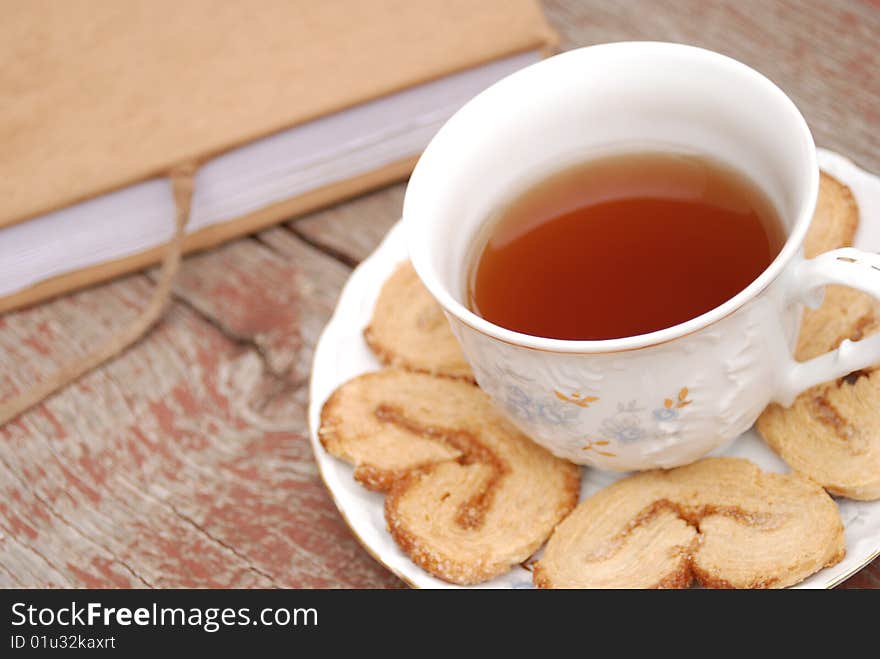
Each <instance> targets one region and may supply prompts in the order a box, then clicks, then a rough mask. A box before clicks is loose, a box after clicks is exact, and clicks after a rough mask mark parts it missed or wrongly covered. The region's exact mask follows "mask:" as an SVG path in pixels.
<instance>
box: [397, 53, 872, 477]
mask: <svg viewBox="0 0 880 659" xmlns="http://www.w3.org/2000/svg"><path fill="white" fill-rule="evenodd" d="M646 147H654V148H657V147H659V148H662V149H666V150H678V151H683V152H690V153H700V154H707V155H711V156H714V157H716V158H719V159H721V160H723V161H725V162H727V163H729V164H731V165H733V166H734V167H736V168H738V169H740V170H741V171H744V172H746V173H748V174H749V175H750V176H751V177H752V178H753V179H754V180H756V181H757V182H759V183H760V185H761V187H762V188H763V189H764V190H765V192H767V194H768V196H769V197H770V199H771V200H772V201H773V203H774V204H775V205H776V207H777V209H778V210H779V212H780V216H781V217H782V219H783V221H784V223H785V230H786V232H787V235H788V239H787V242H786V243H785V245H784V247H783V249H782V251H781V253H780V254H779V256H778V257H777V258H776V260H775V261H774V262H773V263H772V264H771V265H770V267H769V268H768V269H767V270H766V271H765V272H764V273H763V274H762V275H761V276H760V277H758V279H756V280H755V281H754V282H753V283H752V284H751V285H750V286H749V287H748V288H746V289H745V290H744V291H742V292H741V293H740V294H738V295H737V296H735V297H734V298H732V299H731V300H728V301H727V302H726V303H724V304H722V305H721V306H719V307H717V308H716V309H713V310H712V311H709V312H708V313H706V314H703V315H702V316H699V317H698V318H695V319H693V320H690V321H688V322H686V323H682V324H680V325H677V326H675V327H671V328H668V329H664V330H660V331H657V332H652V333H650V334H644V335H640V336H636V337H629V338H622V339H613V340H607V341H562V340H557V339H546V338H539V337H533V336H528V335H524V334H519V333H517V332H512V331H510V330H507V329H504V328H501V327H498V326H496V325H493V324H491V323H489V322H488V321H486V320H484V319H483V318H480V317H479V316H477V315H475V314H474V313H472V312H471V311H470V310H468V309H467V307H466V306H465V304H464V296H465V288H466V281H465V279H466V274H467V273H466V268H467V265H468V263H469V259H470V257H471V254H470V251H469V250H470V249H471V247H472V244H473V238H474V235H475V233H476V232H477V231H478V229H479V228H480V227H481V225H482V224H483V222H484V221H485V218H486V217H487V215H488V214H489V213H490V211H491V210H492V209H494V208H496V207H497V206H498V205H499V204H500V203H501V202H502V201H503V200H504V199H506V198H509V197H510V196H511V192H512V191H514V190H517V189H522V188H523V187H524V186H526V185H528V183H529V182H531V181H534V180H536V179H540V178H542V176H544V175H546V174H547V173H548V172H550V171H552V170H555V169H559V168H560V167H562V166H564V165H565V163H566V162H573V161H582V160H584V159H587V158H590V157H593V156H595V155H597V154H600V153H607V152H620V151H624V150H632V149H638V150H644V149H645V148H646ZM817 189H818V167H817V164H816V151H815V147H814V145H813V139H812V136H811V135H810V132H809V129H808V128H807V125H806V122H805V121H804V119H803V117H802V116H801V115H800V113H799V112H798V110H797V108H796V107H795V106H794V104H793V103H792V102H791V101H790V100H789V99H788V97H787V96H785V94H784V93H783V92H782V91H780V90H779V88H778V87H776V86H775V85H774V84H773V83H772V82H770V81H769V80H767V79H766V78H764V77H763V76H762V75H760V74H759V73H757V72H755V71H754V70H752V69H750V68H748V67H747V66H745V65H743V64H741V63H739V62H736V61H735V60H732V59H729V58H727V57H724V56H722V55H719V54H716V53H712V52H709V51H706V50H702V49H699V48H693V47H690V46H682V45H676V44H663V43H635V42H634V43H619V44H607V45H602V46H593V47H590V48H583V49H580V50H575V51H570V52H567V53H564V54H562V55H558V56H556V57H553V58H550V59H548V60H545V61H543V62H540V63H538V64H535V65H533V66H531V67H528V68H527V69H524V70H522V71H520V72H517V73H515V74H513V75H511V76H509V77H508V78H505V79H504V80H502V81H501V82H499V83H497V84H496V85H494V86H492V87H490V88H489V89H488V90H486V91H485V92H483V93H481V94H480V95H479V96H477V97H476V98H475V99H473V100H472V101H471V102H469V103H468V104H467V105H466V106H464V107H463V108H462V109H461V110H460V111H459V112H458V113H456V115H455V116H453V117H452V118H451V119H450V120H449V122H448V123H447V124H446V125H445V126H444V127H443V128H442V129H441V130H440V132H439V133H438V134H437V136H436V137H435V138H434V140H433V141H432V142H431V144H430V145H429V146H428V148H427V150H426V151H425V153H424V155H423V156H422V158H421V159H420V160H419V163H418V165H417V166H416V169H415V172H414V173H413V176H412V178H411V180H410V183H409V186H408V188H407V192H406V198H405V201H404V227H405V231H406V237H407V246H408V249H409V253H410V257H411V259H412V261H413V264H414V266H415V269H416V271H417V272H418V274H419V276H420V278H421V279H422V281H423V282H424V283H425V285H426V286H427V287H428V289H429V290H430V291H431V293H432V294H433V295H434V297H436V298H437V300H438V301H439V302H440V304H441V305H442V306H443V308H444V310H445V311H446V314H447V316H448V317H449V319H450V322H451V325H452V328H453V331H454V333H455V334H456V336H457V337H458V339H459V341H460V342H461V344H462V348H463V350H464V353H465V356H466V357H467V359H468V361H469V362H470V363H471V366H472V367H473V370H474V373H475V374H476V377H477V381H478V382H479V384H480V386H481V387H482V388H483V389H484V390H485V391H486V392H488V393H489V394H490V395H491V396H492V398H493V399H494V400H495V402H496V403H497V404H498V405H499V406H500V407H501V408H503V409H504V410H505V411H506V412H507V414H508V416H509V417H510V418H511V420H513V421H514V422H515V423H516V424H517V425H518V426H519V427H521V428H522V429H523V431H525V432H526V433H527V434H528V435H529V436H531V437H532V438H533V439H534V440H535V441H537V442H538V443H540V444H542V445H544V446H546V447H547V448H548V449H550V450H551V451H553V452H554V453H555V454H557V455H560V456H562V457H565V458H568V459H569V460H572V461H574V462H577V463H581V464H590V465H595V466H597V467H601V468H603V469H611V470H631V469H647V468H652V467H673V466H676V465H680V464H685V463H688V462H691V461H693V460H695V459H697V458H699V457H701V456H703V455H705V454H706V453H708V452H709V451H711V450H712V449H714V448H715V447H717V446H719V445H721V444H722V443H724V442H726V441H728V440H730V439H733V438H734V437H736V436H738V435H740V434H741V433H743V432H744V431H745V430H747V429H748V428H749V427H750V426H751V425H752V423H753V422H754V421H755V419H756V418H757V416H758V415H759V414H760V412H761V410H762V409H763V408H764V407H765V406H766V405H767V403H769V402H770V401H773V400H776V401H779V402H781V403H783V404H789V403H790V402H791V401H792V400H793V398H794V396H796V395H797V393H798V392H800V391H802V390H803V389H805V388H807V387H809V386H811V385H813V384H816V383H818V382H823V381H826V380H829V379H832V378H835V377H840V376H843V375H845V374H847V373H849V372H851V371H853V370H856V369H859V368H863V367H866V366H868V365H870V364H872V363H875V362H878V361H880V336H875V337H872V338H869V339H866V340H864V341H860V342H858V343H857V344H853V343H850V342H848V341H847V342H844V344H843V345H841V347H840V348H839V349H838V350H837V351H836V352H833V353H829V354H827V355H823V356H820V357H818V358H816V359H814V360H811V361H809V362H806V363H803V364H798V363H796V362H795V361H794V359H793V358H792V356H791V355H792V349H793V344H794V340H795V337H796V330H797V325H798V320H799V317H800V312H801V306H802V305H801V303H802V302H806V303H809V304H812V305H815V304H817V303H818V302H819V301H820V299H821V291H822V287H823V286H824V285H825V284H829V283H841V284H846V285H849V286H854V287H857V288H860V289H862V290H864V291H866V292H869V293H872V294H874V295H878V296H880V257H878V256H877V255H875V254H868V253H865V252H861V251H859V250H855V249H847V250H837V251H834V252H830V253H828V254H825V255H822V256H820V257H819V258H817V259H813V260H804V259H803V257H802V249H801V247H802V243H803V239H804V236H805V234H806V231H807V228H808V225H809V222H810V218H811V217H812V214H813V210H814V207H815V203H816V195H817ZM548 258H552V255H548ZM626 258H627V255H626V254H620V260H621V263H622V264H623V265H624V267H625V264H626ZM670 294H676V293H674V292H670ZM621 304H625V301H621ZM597 311H598V312H600V313H601V311H602V310H597ZM609 312H613V310H609Z"/></svg>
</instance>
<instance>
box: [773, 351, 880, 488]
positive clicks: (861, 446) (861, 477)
mask: <svg viewBox="0 0 880 659" xmlns="http://www.w3.org/2000/svg"><path fill="white" fill-rule="evenodd" d="M757 427H758V432H760V433H761V435H762V436H763V437H764V441H766V442H767V444H768V445H769V446H770V448H772V449H773V450H774V451H776V452H777V453H778V454H779V456H780V457H781V458H782V459H783V460H785V461H786V462H787V463H788V464H789V466H791V468H792V469H796V470H797V471H799V472H801V473H803V474H805V475H807V476H809V477H810V478H812V479H813V480H814V481H816V482H817V483H819V484H820V485H821V486H822V487H824V488H825V489H826V490H828V491H829V492H831V493H832V494H836V495H839V496H844V497H848V498H850V499H860V500H863V501H870V500H873V499H880V369H876V368H875V369H873V370H871V371H868V372H866V373H860V374H854V375H853V376H852V377H850V378H847V379H844V380H841V381H840V382H827V383H825V384H820V385H817V386H815V387H812V388H810V389H808V390H807V391H805V392H804V393H802V394H801V395H800V396H798V397H797V399H796V400H795V401H794V403H793V404H792V406H791V407H789V408H787V409H785V408H783V407H780V406H779V405H776V404H773V405H770V406H769V407H767V409H766V410H764V412H763V413H762V414H761V416H760V418H759V419H758V423H757Z"/></svg>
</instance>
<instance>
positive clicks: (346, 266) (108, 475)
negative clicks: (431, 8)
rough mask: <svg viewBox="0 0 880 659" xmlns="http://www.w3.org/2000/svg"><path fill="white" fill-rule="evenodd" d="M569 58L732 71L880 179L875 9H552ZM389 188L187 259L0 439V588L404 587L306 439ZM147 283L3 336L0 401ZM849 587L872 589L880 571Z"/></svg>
mask: <svg viewBox="0 0 880 659" xmlns="http://www.w3.org/2000/svg"><path fill="white" fill-rule="evenodd" d="M544 7H545V10H546V12H547V14H548V16H549V18H550V21H551V22H552V23H553V25H554V26H555V27H556V29H557V30H558V31H559V32H560V34H561V36H562V48H564V49H568V48H573V47H577V46H582V45H588V44H592V43H600V42H606V41H619V40H629V39H654V40H667V41H680V42H687V43H692V44H696V45H700V46H704V47H707V48H711V49H713V50H717V51H720V52H722V53H726V54H728V55H731V56H733V57H736V58H737V59H740V60H742V61H744V62H746V63H747V64H750V65H751V66H754V67H756V68H757V69H759V70H760V71H762V72H764V73H765V74H767V75H768V76H769V77H770V78H772V79H773V80H774V81H776V82H777V83H778V84H779V85H780V86H781V87H782V88H783V89H784V90H785V91H786V92H787V93H788V94H789V95H790V96H791V97H792V98H793V99H794V100H795V102H796V103H797V104H798V105H799V106H800V108H801V109H802V111H803V112H804V114H805V116H806V118H807V120H808V122H809V123H810V126H811V128H812V130H813V133H814V136H815V138H816V142H817V144H819V145H820V146H826V147H829V148H832V149H835V150H837V151H839V152H841V153H843V154H846V155H848V156H850V157H851V158H853V159H854V160H855V161H856V162H857V163H859V164H860V165H861V166H862V167H865V168H866V169H869V170H873V171H875V172H880V51H878V46H880V39H878V37H880V6H878V4H877V3H873V2H868V1H867V0H849V1H846V2H843V1H838V2H819V1H801V0H783V1H776V2H763V1H759V0H744V1H743V0H739V1H733V0H732V1H729V2H718V1H714V0H713V1H708V2H707V1H704V0H682V1H661V0H639V1H621V2H608V1H604V2H599V1H578V0H548V1H547V2H545V3H544ZM403 191H404V186H403V184H398V185H395V186H392V187H389V188H386V189H384V190H381V191H377V192H374V193H371V194H368V195H365V196H362V197H359V198H357V199H353V200H350V201H348V202H347V203H343V204H339V205H337V206H334V207H332V208H328V209H325V210H322V211H320V212H317V213H314V214H312V215H309V216H307V217H303V218H299V219H296V220H293V221H291V222H288V223H287V224H285V225H283V226H281V227H278V228H274V229H270V230H268V231H264V232H263V233H260V234H258V235H256V236H254V237H251V238H246V239H242V240H238V241H235V242H233V243H230V244H228V245H226V246H224V247H221V248H219V249H215V250H212V251H210V252H206V253H203V254H198V255H195V256H192V257H190V258H188V259H186V261H185V263H184V266H183V269H182V273H181V276H180V279H179V281H178V282H177V285H176V287H175V292H174V300H173V303H172V304H171V306H170V308H169V311H168V313H167V315H166V316H165V318H164V319H163V320H162V321H161V323H160V324H159V325H158V326H157V327H156V329H155V330H154V331H152V332H151V333H150V334H149V335H148V336H147V337H146V338H144V339H143V340H142V341H141V342H139V343H138V344H137V345H136V346H134V347H133V348H132V349H130V350H129V351H127V352H126V353H124V354H123V355H122V356H120V357H119V358H117V359H116V360H114V361H113V362H112V363H109V364H107V365H106V366H104V367H102V368H101V369H99V370H98V371H96V372H94V373H91V374H90V375H88V376H86V377H85V378H83V379H82V380H81V381H79V382H77V383H76V384H74V385H72V386H70V387H68V388H67V389H65V390H63V391H61V392H60V393H58V394H57V395H55V396H53V397H52V398H51V399H49V400H48V401H46V402H45V403H44V404H42V405H40V406H39V407H37V408H35V409H34V410H32V411H30V412H29V413H27V414H25V415H24V416H22V417H21V418H19V419H18V420H16V421H14V422H12V423H10V424H8V425H7V426H5V427H3V428H0V492H2V494H0V587H16V586H29V587H119V586H122V587H136V588H139V587H171V586H179V587H208V586H215V587H253V586H298V587H379V588H383V587H399V586H400V585H401V584H400V582H399V581H398V580H397V579H396V578H395V577H393V576H392V575H391V574H389V573H388V572H387V571H385V570H384V569H383V568H382V567H381V566H380V565H379V564H378V563H376V562H375V561H373V559H372V558H370V556H369V555H368V554H367V552H366V551H364V550H363V549H362V548H361V547H360V546H359V545H358V543H357V541H356V540H355V539H354V538H353V537H352V535H351V533H350V532H349V530H348V528H347V527H346V526H345V524H344V523H343V521H342V519H341V517H340V516H339V514H338V512H337V511H336V509H335V507H334V505H333V503H332V501H331V500H330V497H329V496H328V494H327V492H326V491H325V489H324V487H323V484H322V483H321V480H320V478H319V477H318V474H317V469H316V467H315V463H314V460H313V456H312V453H311V449H310V448H309V442H308V439H307V432H308V431H307V425H306V416H305V410H306V404H307V383H308V377H309V368H310V363H311V357H312V351H313V348H314V345H315V341H316V339H317V337H318V334H319V332H320V330H321V327H322V326H323V324H324V323H325V322H326V320H327V318H328V317H329V315H330V313H331V312H332V310H333V307H334V304H335V302H336V298H337V296H338V294H339V291H340V289H341V287H342V285H343V283H344V282H345V279H346V277H347V276H348V273H349V272H350V269H351V267H352V266H354V265H355V264H357V263H358V262H359V261H360V260H362V259H363V258H364V257H365V256H366V255H368V254H369V253H370V251H371V250H372V249H373V248H374V247H375V245H376V244H377V243H378V241H379V240H380V239H381V237H382V236H383V235H384V233H385V231H387V229H388V228H389V227H390V226H391V224H393V222H395V221H396V220H397V218H398V217H399V214H400V207H401V202H402V198H403ZM154 281H155V273H154V272H152V271H150V272H146V273H142V274H137V275H133V276H130V277H126V278H124V279H120V280H118V281H115V282H112V283H110V284H106V285H104V286H99V287H95V288H92V289H89V290H85V291H82V292H79V293H77V294H74V295H70V296H67V297H64V298H60V299H57V300H54V301H51V302H49V303H46V304H43V305H40V306H38V307H35V308H32V309H28V310H24V311H19V312H14V313H10V314H6V315H5V316H0V400H2V399H4V398H6V397H9V396H12V395H13V394H14V393H15V392H17V391H19V390H21V389H22V388H23V387H27V386H28V385H29V384H32V383H34V382H37V381H39V380H40V378H42V377H45V375H46V374H47V373H50V372H51V371H52V369H53V368H55V367H56V366H57V365H58V364H60V363H62V362H64V361H65V360H67V359H69V358H70V357H72V356H75V355H78V354H82V353H83V352H84V351H85V350H87V348H88V347H89V346H91V345H94V344H95V343H96V342H99V341H102V340H103V339H104V338H105V337H106V336H108V334H110V333H111V332H113V331H114V330H115V329H117V328H120V327H122V326H124V325H125V324H126V323H127V322H128V321H129V320H130V319H131V318H133V317H134V316H135V315H136V314H137V312H138V311H139V310H140V309H141V308H142V306H143V304H144V302H145V301H146V300H147V299H148V297H149V293H150V291H151V290H152V288H153V287H154ZM846 586H849V587H874V588H878V587H880V560H878V561H875V563H874V564H873V565H872V566H871V567H869V568H866V569H864V570H862V571H861V572H860V573H859V574H857V575H856V576H854V577H852V578H851V579H850V580H849V581H848V582H847V583H846Z"/></svg>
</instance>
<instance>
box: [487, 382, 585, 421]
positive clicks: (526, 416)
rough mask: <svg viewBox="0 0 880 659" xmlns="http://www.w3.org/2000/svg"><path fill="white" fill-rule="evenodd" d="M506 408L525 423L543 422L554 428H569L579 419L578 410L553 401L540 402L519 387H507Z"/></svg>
mask: <svg viewBox="0 0 880 659" xmlns="http://www.w3.org/2000/svg"><path fill="white" fill-rule="evenodd" d="M504 406H505V407H506V408H507V411H508V412H510V413H511V414H512V415H513V416H515V417H517V418H518V419H522V420H523V421H525V422H533V421H539V420H540V421H543V422H545V423H549V424H550V425H553V426H568V425H571V424H573V423H575V422H576V421H577V419H578V408H576V407H569V406H566V405H564V404H562V403H558V402H556V401H553V400H538V399H535V398H532V397H531V396H529V394H528V393H526V391H525V390H524V389H523V388H522V387H519V386H517V385H507V386H506V387H505V397H504Z"/></svg>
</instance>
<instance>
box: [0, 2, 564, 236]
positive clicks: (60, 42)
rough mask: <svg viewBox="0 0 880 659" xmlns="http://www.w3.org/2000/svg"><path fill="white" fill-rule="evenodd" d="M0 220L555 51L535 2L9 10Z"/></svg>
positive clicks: (0, 38) (50, 5) (0, 112)
mask: <svg viewBox="0 0 880 659" xmlns="http://www.w3.org/2000/svg"><path fill="white" fill-rule="evenodd" d="M2 15H3V20H2V21H0V57H2V60H3V61H4V62H5V65H4V67H3V68H2V71H0V95H2V97H3V99H4V103H2V104H0V144H2V145H3V149H2V150H0V199H2V200H3V201H2V204H0V227H2V226H5V225H9V224H13V223H16V222H20V221H23V220H26V219H28V218H30V217H33V216H36V215H40V214H43V213H46V212H48V211H51V210H54V209H57V208H60V207H63V206H66V205H69V204H72V203H74V202H77V201H80V200H83V199H86V198H89V197H92V196H94V195H97V194H101V193H104V192H107V191H110V190H113V189H117V188H120V187H123V186H126V185H128V184H131V183H134V182H136V181H140V180H143V179H146V178H149V177H153V176H157V175H162V174H164V173H166V172H167V171H168V170H169V169H170V168H171V167H173V166H174V165H177V164H179V163H182V162H188V161H193V160H195V161H203V160H205V159H207V158H209V157H211V156H212V155H215V154H217V153H220V152H223V151H224V150H227V149H229V148H232V147H235V146H238V145H241V144H244V143H247V142H250V141H252V140H254V139H256V138H259V137H263V136H266V135H269V134H271V133H273V132H276V131H278V130H281V129H284V128H287V127H290V126H294V125H296V124H300V123H303V122H306V121H309V120H311V119H313V118H316V117H319V116H321V115H325V114H328V113H331V112H334V111H337V110H341V109H343V108H346V107H350V106H353V105H356V104H359V103H363V102H364V101H367V100H370V99H373V98H376V97H379V96H383V95H386V94H389V93H392V92H395V91H398V90H401V89H403V88H406V87H409V86H411V85H414V84H417V83H420V82H425V81H427V80H430V79H432V78H437V77H440V76H444V75H447V74H450V73H452V72H455V71H457V70H461V69H464V68H468V67H472V66H475V65H477V64H480V63H482V62H486V61H488V60H491V59H495V58H498V57H501V56H504V55H508V54H512V53H515V52H519V51H524V50H528V49H533V48H541V47H547V46H549V44H551V43H552V42H553V36H552V32H551V31H550V30H549V28H548V26H547V24H546V23H545V21H544V19H543V17H542V15H541V12H540V9H539V8H538V7H537V5H536V4H535V3H534V2H532V0H481V1H480V2H473V1H472V0H334V1H333V2H311V1H308V0H306V1H297V0H261V1H260V2H258V3H245V2H232V1H226V2H223V1H217V0H126V2H116V1H115V0H65V1H64V2H55V1H53V0H32V1H30V2H16V1H15V0H7V1H4V2H3V3H2Z"/></svg>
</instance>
